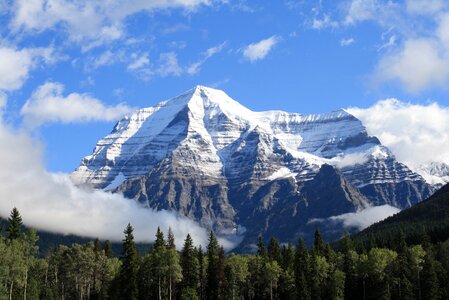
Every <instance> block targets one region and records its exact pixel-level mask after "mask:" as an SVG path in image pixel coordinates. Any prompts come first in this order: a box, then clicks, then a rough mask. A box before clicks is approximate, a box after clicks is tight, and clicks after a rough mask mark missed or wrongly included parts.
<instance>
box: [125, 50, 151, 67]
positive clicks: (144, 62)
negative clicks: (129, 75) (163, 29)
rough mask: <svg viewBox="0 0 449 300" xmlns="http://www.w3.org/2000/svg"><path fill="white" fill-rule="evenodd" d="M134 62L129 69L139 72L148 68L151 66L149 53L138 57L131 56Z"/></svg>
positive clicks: (135, 55) (134, 54)
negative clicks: (138, 70)
mask: <svg viewBox="0 0 449 300" xmlns="http://www.w3.org/2000/svg"><path fill="white" fill-rule="evenodd" d="M131 59H132V62H131V63H130V64H129V65H128V66H127V69H128V70H130V71H132V70H137V69H141V68H143V67H146V66H148V65H149V64H150V59H149V58H148V53H144V54H142V55H137V54H136V53H133V54H131Z"/></svg>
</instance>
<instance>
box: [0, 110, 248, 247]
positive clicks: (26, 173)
mask: <svg viewBox="0 0 449 300" xmlns="http://www.w3.org/2000/svg"><path fill="white" fill-rule="evenodd" d="M42 149H43V146H42V145H41V143H40V142H38V141H36V140H33V139H32V138H31V137H30V136H29V135H28V134H27V133H26V132H24V131H19V130H16V129H13V128H11V127H9V126H8V125H6V124H5V123H4V122H3V119H2V118H1V115H0V157H2V158H3V160H2V167H1V168H0V199H2V201H0V216H1V217H3V218H6V217H8V216H9V212H10V211H11V209H12V208H13V207H17V208H18V209H19V211H20V213H21V214H22V217H23V221H24V223H25V225H28V226H31V227H34V228H37V229H41V230H46V231H49V232H54V233H62V234H75V235H80V236H85V237H89V238H97V237H98V238H100V239H110V240H112V241H121V240H122V239H123V230H124V228H125V226H126V225H127V224H128V223H131V224H132V225H133V227H134V229H135V231H134V235H135V238H136V241H138V242H149V241H153V240H154V235H155V233H156V229H157V227H158V226H159V227H161V229H162V230H163V231H165V232H167V231H168V228H169V227H171V228H172V230H173V233H174V235H175V238H176V239H175V240H176V244H177V246H178V247H181V245H182V243H183V240H184V238H185V236H186V235H187V233H189V234H190V235H191V236H192V238H193V240H194V242H195V243H196V244H202V245H203V246H205V245H207V238H208V232H206V230H205V229H204V228H202V227H200V226H199V225H198V224H197V223H195V222H194V221H192V220H190V219H187V218H185V217H182V216H179V215H177V214H176V213H175V212H169V211H165V210H161V211H155V210H152V209H148V208H144V207H143V206H141V205H140V204H138V203H137V202H136V201H134V200H130V199H126V198H124V197H123V196H122V195H121V194H113V193H109V192H104V191H102V190H93V189H87V188H81V187H77V186H75V185H74V184H73V183H72V182H71V180H70V179H69V176H68V175H67V174H61V173H50V172H48V171H47V170H46V169H45V167H44V163H43V155H42ZM241 239H242V237H241V236H240V235H236V234H235V233H234V234H230V235H228V236H219V242H220V243H221V244H222V245H223V246H224V247H225V249H232V248H233V247H235V246H236V245H237V244H238V243H239V242H240V241H241Z"/></svg>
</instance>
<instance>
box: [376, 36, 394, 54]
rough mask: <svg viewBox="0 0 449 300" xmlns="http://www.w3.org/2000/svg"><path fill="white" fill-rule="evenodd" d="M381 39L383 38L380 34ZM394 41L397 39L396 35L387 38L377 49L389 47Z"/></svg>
mask: <svg viewBox="0 0 449 300" xmlns="http://www.w3.org/2000/svg"><path fill="white" fill-rule="evenodd" d="M382 39H384V37H383V36H382ZM396 41H397V37H396V36H395V35H392V36H390V37H389V38H388V41H386V42H385V43H384V44H382V45H381V46H380V47H379V49H378V51H381V50H384V49H388V48H391V47H393V46H396Z"/></svg>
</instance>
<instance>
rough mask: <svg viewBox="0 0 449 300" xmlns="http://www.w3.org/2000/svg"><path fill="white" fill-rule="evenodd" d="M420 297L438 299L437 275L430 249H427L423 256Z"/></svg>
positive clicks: (428, 299) (427, 299)
mask: <svg viewBox="0 0 449 300" xmlns="http://www.w3.org/2000/svg"><path fill="white" fill-rule="evenodd" d="M421 291H422V299H426V300H436V299H439V287H438V277H437V274H436V272H435V259H434V258H433V254H432V252H431V251H427V254H426V256H425V257H424V265H423V269H422V272H421Z"/></svg>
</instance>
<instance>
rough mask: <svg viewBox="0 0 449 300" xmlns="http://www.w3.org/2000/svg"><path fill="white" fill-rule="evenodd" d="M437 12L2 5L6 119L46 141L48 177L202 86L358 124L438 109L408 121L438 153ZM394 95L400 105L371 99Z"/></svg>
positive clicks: (417, 0)
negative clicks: (142, 111) (350, 116)
mask: <svg viewBox="0 0 449 300" xmlns="http://www.w3.org/2000/svg"><path fill="white" fill-rule="evenodd" d="M445 2H446V1H443V0H427V1H424V0H404V1H392V0H389V1H381V0H345V1H293V0H285V1H281V0H279V1H242V0H227V1H224V0H223V1H218V0H216V1H215V0H176V1H168V0H158V1H156V0H154V1H152V0H150V1H143V0H129V1H87V0H85V1H84V0H78V1H69V0H21V1H19V0H17V1H9V0H3V1H2V0H0V11H1V14H0V25H1V26H0V34H1V36H0V107H3V119H4V120H5V121H6V122H8V123H10V124H12V125H13V126H14V127H17V128H24V129H25V130H27V131H28V132H29V133H30V134H31V135H33V136H34V137H35V138H37V139H38V140H40V141H42V142H43V143H44V145H45V155H44V158H45V161H46V165H47V167H48V169H49V170H50V171H61V172H71V171H72V170H73V169H74V168H75V167H77V166H78V164H79V161H80V159H81V158H82V157H83V156H85V155H87V154H89V153H90V152H91V150H92V148H93V147H94V145H95V142H96V141H97V140H98V139H99V138H101V137H102V136H104V135H105V134H107V133H108V132H109V131H110V130H111V129H112V126H113V125H114V123H115V121H116V120H117V119H119V118H120V115H123V114H124V113H126V112H127V111H129V110H130V109H132V108H140V107H148V106H151V105H153V104H155V103H156V102H158V101H160V100H165V99H168V98H171V97H174V96H176V95H178V94H179V93H181V92H183V91H185V90H187V89H190V88H192V87H193V86H195V85H197V84H201V85H206V86H210V87H215V88H219V89H223V90H225V91H226V92H227V93H228V94H229V95H230V96H231V97H232V98H234V99H236V100H237V101H239V102H240V103H242V104H243V105H245V106H247V107H248V108H250V109H252V110H268V109H280V110H286V111H292V112H301V113H320V112H326V111H331V110H335V109H339V108H348V107H359V108H362V109H363V113H360V115H361V116H364V118H365V119H366V121H367V124H371V123H373V120H372V119H370V112H371V111H378V110H379V109H380V108H381V109H383V111H381V113H385V114H386V115H388V116H391V118H399V117H398V116H402V117H403V116H405V115H407V116H409V117H410V116H411V119H413V120H416V119H419V118H421V119H424V118H426V119H427V118H428V116H429V115H430V116H432V115H434V114H435V113H438V114H440V113H441V114H442V116H443V117H442V118H441V119H442V121H441V122H440V123H436V124H430V125H428V124H427V123H426V124H424V125H423V124H422V122H417V123H414V124H415V127H416V128H417V129H416V130H418V127H419V128H423V127H426V126H427V125H428V126H429V127H428V130H426V134H427V133H428V136H426V138H427V137H429V139H432V138H439V139H440V140H443V141H444V143H443V144H442V145H441V147H445V148H447V147H446V146H447V143H449V137H448V136H447V134H446V135H444V136H443V134H444V132H446V131H447V128H448V127H449V126H448V124H447V121H445V120H444V119H445V118H444V116H447V115H448V114H447V113H448V110H447V107H448V105H449V100H448V96H449V90H448V88H447V86H448V84H449V7H448V5H447V3H445ZM389 98H395V99H399V101H397V102H388V103H389V104H391V105H390V106H388V105H381V104H382V103H383V104H385V103H386V102H379V101H381V100H384V99H389ZM379 103H380V104H379ZM83 105H84V108H80V106H83ZM92 107H95V109H92ZM432 109H433V110H432ZM393 112H395V113H393ZM424 113H426V114H427V115H426V114H424ZM402 123H404V124H405V122H402ZM407 126H408V125H406V126H405V127H406V128H407ZM374 127H375V126H374V125H373V130H377V131H373V132H374V133H376V134H379V135H382V134H384V133H388V134H389V135H386V136H387V137H389V136H391V135H392V134H396V135H398V136H403V135H404V132H403V131H398V132H393V133H392V132H385V130H387V129H385V128H374ZM390 127H391V125H390ZM369 129H370V128H369ZM408 131H410V132H411V135H417V133H416V132H415V131H413V130H408ZM408 131H407V132H408ZM388 141H390V143H392V145H393V147H394V141H391V140H388ZM427 142H428V141H427ZM396 144H397V142H396ZM413 144H416V143H415V142H414V141H413V140H412V141H411V142H410V145H413ZM396 146H397V147H400V146H401V145H396Z"/></svg>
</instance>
